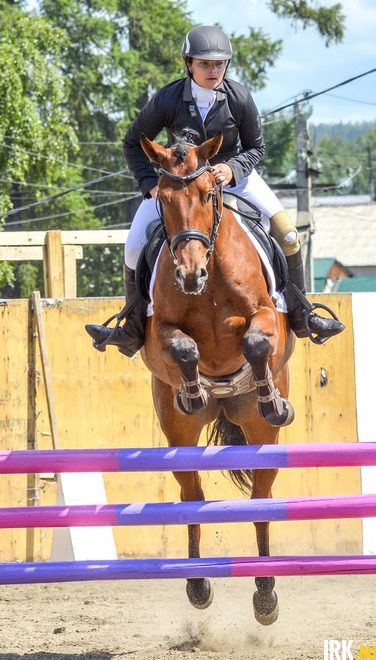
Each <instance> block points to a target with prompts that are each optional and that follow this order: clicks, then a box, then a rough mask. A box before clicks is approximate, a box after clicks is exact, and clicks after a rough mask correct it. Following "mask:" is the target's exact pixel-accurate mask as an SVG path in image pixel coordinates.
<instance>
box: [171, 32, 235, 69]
mask: <svg viewBox="0 0 376 660" xmlns="http://www.w3.org/2000/svg"><path fill="white" fill-rule="evenodd" d="M181 52H182V55H183V57H184V59H185V58H187V57H192V58H193V59H196V60H231V57H232V46H231V41H230V39H229V38H228V36H227V35H226V34H225V33H224V32H223V31H222V30H221V29H220V28H218V27H215V26H208V25H201V26H199V27H195V28H193V29H192V30H190V31H189V32H188V33H187V34H186V37H185V39H184V42H183V46H182V51H181Z"/></svg>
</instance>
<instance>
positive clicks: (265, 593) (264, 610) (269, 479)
mask: <svg viewBox="0 0 376 660" xmlns="http://www.w3.org/2000/svg"><path fill="white" fill-rule="evenodd" d="M276 476H277V470H261V471H260V470H254V471H253V489H252V498H254V497H255V498H257V497H271V487H272V484H273V482H274V479H275V477H276ZM255 527H256V537H257V547H258V551H259V556H260V557H269V555H270V550H269V522H257V523H255ZM255 583H256V587H257V591H255V593H254V594H253V610H254V613H255V618H256V620H257V621H258V622H259V623H261V624H262V625H264V626H268V625H270V624H272V623H274V622H275V621H276V620H277V618H278V612H279V608H278V597H277V594H276V592H275V591H274V586H275V579H274V577H258V578H255Z"/></svg>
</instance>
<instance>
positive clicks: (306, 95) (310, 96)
mask: <svg viewBox="0 0 376 660" xmlns="http://www.w3.org/2000/svg"><path fill="white" fill-rule="evenodd" d="M375 71H376V69H370V70H369V71H365V73H360V74H359V75H358V76H353V78H348V79H347V80H344V81H343V82H340V83H338V84H337V85H332V87H328V88H327V89H323V90H322V91H321V92H315V93H311V94H309V93H308V92H306V93H304V94H303V97H302V98H301V99H296V100H295V101H293V102H292V103H286V104H285V105H282V106H280V107H279V108H276V109H275V110H271V111H270V112H267V113H266V115H263V116H262V119H265V117H269V115H273V114H275V113H276V112H281V110H286V109H287V108H291V107H292V106H294V105H295V103H301V102H303V101H310V100H311V99H314V98H316V96H321V95H322V94H326V93H327V92H331V91H332V89H337V88H338V87H342V86H343V85H348V84H349V83H351V82H354V80H358V79H359V78H363V77H364V76H368V75H369V74H370V73H375Z"/></svg>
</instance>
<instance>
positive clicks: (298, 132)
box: [294, 103, 314, 292]
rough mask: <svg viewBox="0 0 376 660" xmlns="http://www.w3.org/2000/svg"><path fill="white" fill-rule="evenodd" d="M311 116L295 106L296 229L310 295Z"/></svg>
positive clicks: (312, 285) (311, 219)
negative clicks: (309, 130) (309, 126)
mask: <svg viewBox="0 0 376 660" xmlns="http://www.w3.org/2000/svg"><path fill="white" fill-rule="evenodd" d="M311 114H312V110H311V108H310V107H309V106H307V104H305V105H304V106H303V105H300V104H299V103H295V105H294V119H295V150H296V151H295V168H296V199H297V220H296V228H297V230H298V232H299V240H300V243H301V246H302V258H303V264H304V276H305V285H306V289H307V291H308V292H309V291H313V289H314V279H313V278H314V276H313V255H312V234H313V216H312V211H311V189H312V184H311V175H310V156H311V155H312V151H311V146H310V140H309V133H308V118H309V117H310V116H311Z"/></svg>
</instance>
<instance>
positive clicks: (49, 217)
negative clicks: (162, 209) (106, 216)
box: [7, 193, 140, 227]
mask: <svg viewBox="0 0 376 660" xmlns="http://www.w3.org/2000/svg"><path fill="white" fill-rule="evenodd" d="M137 197H140V193H133V195H132V197H130V196H129V195H128V196H127V197H123V198H122V199H117V200H115V201H114V202H106V203H105V204H98V206H89V207H85V208H84V209H77V210H76V211H66V212H64V213H57V214H56V215H46V216H43V217H40V218H28V219H27V220H13V222H12V221H11V222H8V223H7V227H10V226H11V225H25V224H27V223H32V222H42V221H43V220H56V218H62V217H64V216H67V215H77V214H79V213H87V212H88V211H95V210H96V209H102V208H104V207H105V206H113V205H114V204H121V203H122V202H127V201H128V200H129V199H135V198H137Z"/></svg>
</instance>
